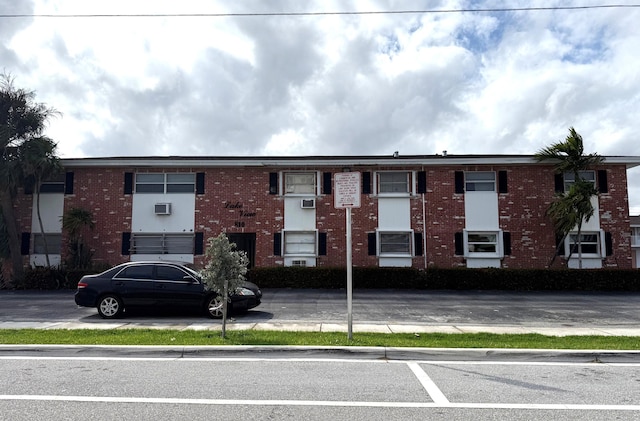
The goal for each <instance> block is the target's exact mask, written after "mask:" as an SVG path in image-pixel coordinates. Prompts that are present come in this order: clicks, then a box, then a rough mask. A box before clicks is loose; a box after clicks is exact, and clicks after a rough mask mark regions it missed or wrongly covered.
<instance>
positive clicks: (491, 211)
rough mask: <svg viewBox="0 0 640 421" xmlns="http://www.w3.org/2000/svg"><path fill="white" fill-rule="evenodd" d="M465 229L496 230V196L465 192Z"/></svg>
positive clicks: (494, 193) (493, 194)
mask: <svg viewBox="0 0 640 421" xmlns="http://www.w3.org/2000/svg"><path fill="white" fill-rule="evenodd" d="M464 216H465V228H466V229H467V231H482V230H497V229H498V228H499V222H498V221H499V218H498V216H499V215H498V194H497V193H496V192H467V193H465V195H464Z"/></svg>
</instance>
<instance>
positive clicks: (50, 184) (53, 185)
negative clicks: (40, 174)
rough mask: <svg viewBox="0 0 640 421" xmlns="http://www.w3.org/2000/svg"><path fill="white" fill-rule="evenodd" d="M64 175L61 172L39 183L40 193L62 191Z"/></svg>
mask: <svg viewBox="0 0 640 421" xmlns="http://www.w3.org/2000/svg"><path fill="white" fill-rule="evenodd" d="M64 182H65V176H64V174H61V175H59V176H57V177H55V178H50V179H48V180H46V181H43V182H42V183H41V184H40V193H64Z"/></svg>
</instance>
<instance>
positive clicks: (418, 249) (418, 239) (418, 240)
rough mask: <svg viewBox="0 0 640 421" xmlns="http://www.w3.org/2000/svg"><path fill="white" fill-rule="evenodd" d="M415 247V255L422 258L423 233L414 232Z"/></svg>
mask: <svg viewBox="0 0 640 421" xmlns="http://www.w3.org/2000/svg"><path fill="white" fill-rule="evenodd" d="M413 247H414V250H415V253H414V254H415V255H416V256H422V253H423V251H422V249H423V247H422V233H421V232H414V233H413Z"/></svg>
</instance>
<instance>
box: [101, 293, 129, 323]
mask: <svg viewBox="0 0 640 421" xmlns="http://www.w3.org/2000/svg"><path fill="white" fill-rule="evenodd" d="M123 311H124V305H123V304H122V300H121V299H120V298H119V297H118V296H116V295H105V296H103V297H101V298H100V300H98V314H99V315H100V317H102V318H103V319H115V318H118V317H120V316H121V315H122V312H123Z"/></svg>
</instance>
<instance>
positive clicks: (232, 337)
mask: <svg viewBox="0 0 640 421" xmlns="http://www.w3.org/2000/svg"><path fill="white" fill-rule="evenodd" d="M0 344H14V345H25V344H61V345H71V344H73V345H184V346H187V345H312V346H381V347H423V348H505V349H517V348H531V349H602V350H637V349H640V337H636V336H546V335H540V334H495V333H469V334H467V333H420V334H413V333H407V334H405V333H395V334H385V333H354V334H353V340H351V341H350V340H348V338H347V335H346V333H340V332H282V331H265V330H241V331H227V335H226V338H224V339H223V338H221V337H220V331H216V330H207V331H202V330H201V331H198V330H159V329H122V330H120V329H110V330H91V329H73V330H68V329H51V330H44V329H0Z"/></svg>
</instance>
